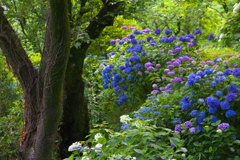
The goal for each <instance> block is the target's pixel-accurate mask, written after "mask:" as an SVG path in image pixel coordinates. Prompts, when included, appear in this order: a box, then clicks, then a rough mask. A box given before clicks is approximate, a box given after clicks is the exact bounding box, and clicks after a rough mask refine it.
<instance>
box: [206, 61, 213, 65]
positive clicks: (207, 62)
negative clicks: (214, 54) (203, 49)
mask: <svg viewBox="0 0 240 160" xmlns="http://www.w3.org/2000/svg"><path fill="white" fill-rule="evenodd" d="M206 64H208V65H213V64H214V63H213V61H206Z"/></svg>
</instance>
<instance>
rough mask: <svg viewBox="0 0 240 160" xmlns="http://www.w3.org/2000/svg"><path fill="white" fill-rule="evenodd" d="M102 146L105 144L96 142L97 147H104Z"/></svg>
mask: <svg viewBox="0 0 240 160" xmlns="http://www.w3.org/2000/svg"><path fill="white" fill-rule="evenodd" d="M102 146H103V145H102V144H101V143H98V144H96V146H95V147H96V148H102Z"/></svg>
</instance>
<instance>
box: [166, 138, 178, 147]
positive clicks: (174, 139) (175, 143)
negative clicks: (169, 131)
mask: <svg viewBox="0 0 240 160" xmlns="http://www.w3.org/2000/svg"><path fill="white" fill-rule="evenodd" d="M169 140H170V142H171V144H173V145H174V146H177V145H178V143H179V141H180V140H179V139H178V138H176V137H171V138H169Z"/></svg>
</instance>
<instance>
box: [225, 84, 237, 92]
mask: <svg viewBox="0 0 240 160" xmlns="http://www.w3.org/2000/svg"><path fill="white" fill-rule="evenodd" d="M227 90H228V92H232V93H237V92H238V88H237V86H236V85H235V84H232V85H231V86H230V87H228V89H227Z"/></svg>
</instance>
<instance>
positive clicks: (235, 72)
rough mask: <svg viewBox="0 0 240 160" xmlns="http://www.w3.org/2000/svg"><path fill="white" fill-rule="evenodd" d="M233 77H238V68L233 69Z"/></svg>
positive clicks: (239, 72)
mask: <svg viewBox="0 0 240 160" xmlns="http://www.w3.org/2000/svg"><path fill="white" fill-rule="evenodd" d="M233 75H234V76H235V77H240V68H235V69H234V71H233Z"/></svg>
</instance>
